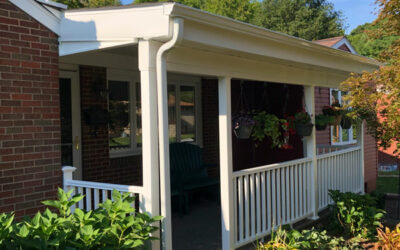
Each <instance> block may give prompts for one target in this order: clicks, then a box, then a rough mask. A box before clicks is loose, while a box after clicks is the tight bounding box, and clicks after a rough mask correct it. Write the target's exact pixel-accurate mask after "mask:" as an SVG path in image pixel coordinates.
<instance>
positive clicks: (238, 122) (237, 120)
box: [232, 113, 255, 139]
mask: <svg viewBox="0 0 400 250" xmlns="http://www.w3.org/2000/svg"><path fill="white" fill-rule="evenodd" d="M254 125H255V121H254V119H253V116H252V115H250V114H247V113H239V114H236V115H234V116H233V119H232V129H233V132H234V133H235V135H236V137H237V138H238V139H249V138H250V136H251V133H252V132H253V127H254Z"/></svg>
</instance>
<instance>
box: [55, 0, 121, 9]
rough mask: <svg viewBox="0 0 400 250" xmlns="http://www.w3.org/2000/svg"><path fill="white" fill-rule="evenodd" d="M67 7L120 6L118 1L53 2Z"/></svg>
mask: <svg viewBox="0 0 400 250" xmlns="http://www.w3.org/2000/svg"><path fill="white" fill-rule="evenodd" d="M55 1H56V2H58V3H62V4H65V5H67V6H68V8H69V9H78V8H96V7H103V6H114V5H121V1H120V0H55Z"/></svg>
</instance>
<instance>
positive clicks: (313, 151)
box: [304, 86, 318, 220]
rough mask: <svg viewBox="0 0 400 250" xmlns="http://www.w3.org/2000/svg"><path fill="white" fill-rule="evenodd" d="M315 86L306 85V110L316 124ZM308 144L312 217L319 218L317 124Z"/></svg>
mask: <svg viewBox="0 0 400 250" xmlns="http://www.w3.org/2000/svg"><path fill="white" fill-rule="evenodd" d="M314 93H315V92H314V86H304V100H305V106H306V107H305V108H306V111H307V112H308V113H309V114H310V115H311V122H312V123H313V124H314V125H315V94H314ZM304 140H305V141H304V142H305V146H306V151H305V152H306V156H307V157H309V158H312V159H313V164H312V166H313V170H312V171H311V175H312V176H311V180H312V181H313V183H312V185H311V194H312V195H313V199H311V201H312V202H311V206H312V209H313V216H312V217H311V219H313V220H316V219H318V166H317V137H316V130H315V126H314V127H313V130H312V134H311V136H307V137H305V138H304Z"/></svg>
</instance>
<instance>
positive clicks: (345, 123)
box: [340, 109, 360, 129]
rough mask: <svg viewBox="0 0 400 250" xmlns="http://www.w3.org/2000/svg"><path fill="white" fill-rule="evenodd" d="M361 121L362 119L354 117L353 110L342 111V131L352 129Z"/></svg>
mask: <svg viewBox="0 0 400 250" xmlns="http://www.w3.org/2000/svg"><path fill="white" fill-rule="evenodd" d="M359 121H360V119H359V118H357V117H355V116H354V113H353V112H352V110H351V109H345V110H343V111H342V121H341V122H340V126H341V127H342V129H350V128H351V126H352V125H353V124H355V123H357V122H359Z"/></svg>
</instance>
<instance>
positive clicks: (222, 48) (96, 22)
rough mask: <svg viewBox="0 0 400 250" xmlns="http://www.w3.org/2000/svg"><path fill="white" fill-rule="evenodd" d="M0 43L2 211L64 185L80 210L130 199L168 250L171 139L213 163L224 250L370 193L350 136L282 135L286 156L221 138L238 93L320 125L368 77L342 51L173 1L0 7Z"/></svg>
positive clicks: (369, 146) (12, 2)
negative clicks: (157, 219) (335, 100)
mask: <svg viewBox="0 0 400 250" xmlns="http://www.w3.org/2000/svg"><path fill="white" fill-rule="evenodd" d="M127 20H129V22H127ZM138 23H140V24H141V25H133V24H138ZM110 24H112V25H110ZM143 27H146V28H143ZM0 34H1V36H0V84H1V86H0V111H1V113H0V118H1V120H0V138H1V140H0V142H1V144H0V145H1V148H0V167H1V168H0V180H1V181H0V212H10V211H15V212H16V213H17V215H18V216H23V215H32V214H34V213H35V211H36V210H37V209H42V208H43V206H42V205H41V203H40V201H41V200H44V199H51V198H54V197H55V190H56V187H58V186H62V185H63V186H64V188H67V189H74V190H75V191H76V192H80V193H83V194H85V195H86V198H85V200H84V201H83V202H82V203H80V204H79V206H80V207H81V208H84V209H91V208H93V207H96V206H97V205H98V202H99V201H101V200H103V199H105V198H107V197H109V191H110V190H111V189H117V190H119V191H126V192H131V193H134V194H136V195H137V196H138V201H137V203H138V207H139V208H140V209H141V210H142V211H144V212H148V213H150V214H153V215H157V214H162V215H163V216H164V217H165V219H164V220H163V223H162V230H161V231H162V234H161V235H162V243H163V247H164V248H165V249H171V248H172V236H171V231H172V229H171V190H170V187H171V185H170V171H169V169H170V166H169V165H170V161H169V142H178V143H179V142H186V143H191V144H194V145H197V146H199V147H200V148H202V151H203V158H204V161H206V162H207V163H214V164H216V165H217V166H218V167H214V168H211V169H208V175H209V176H212V177H218V178H219V180H220V187H219V189H220V192H221V203H220V207H221V208H220V209H221V218H222V228H221V232H222V247H223V249H233V248H238V247H240V246H243V245H245V244H247V243H250V242H253V241H255V240H257V239H258V238H259V237H262V236H265V235H268V234H269V232H270V231H271V228H272V224H271V223H273V221H279V220H280V221H282V223H283V222H285V223H295V222H297V221H299V220H302V219H305V218H308V217H311V218H313V219H316V218H317V217H318V212H319V211H320V210H321V209H324V208H325V207H326V206H327V205H328V204H329V202H330V200H329V197H328V196H327V191H328V189H332V188H336V189H341V190H342V191H353V192H363V191H364V186H366V191H371V190H373V189H374V187H375V178H376V157H375V156H374V154H375V155H376V147H375V148H374V147H373V145H375V143H374V142H372V143H371V141H368V140H370V139H369V138H368V136H366V135H364V133H363V127H362V126H361V127H358V128H357V129H356V131H353V130H352V131H342V130H341V129H340V128H337V129H336V130H335V129H334V128H331V129H330V130H331V131H328V129H327V130H326V131H322V132H316V131H315V129H313V132H312V134H311V135H310V136H306V137H303V138H301V137H300V136H298V135H294V136H292V137H291V138H290V143H291V144H292V145H293V148H292V149H287V150H283V149H271V147H270V143H269V142H268V141H264V142H262V143H260V144H259V145H257V147H256V146H254V142H253V141H252V140H238V139H237V138H236V137H235V136H234V134H233V133H232V124H231V123H232V122H231V120H232V119H231V116H232V114H233V113H235V112H238V111H240V108H241V107H240V105H239V104H238V103H239V101H238V100H239V99H240V98H241V96H244V97H243V98H245V99H246V100H247V103H248V104H247V105H248V108H249V109H250V108H256V109H264V110H267V111H268V112H269V113H273V114H275V115H277V116H280V117H282V116H283V115H292V114H294V113H295V112H296V111H297V110H298V109H301V108H305V109H306V110H307V111H308V112H309V113H310V114H318V113H319V112H320V109H321V107H322V106H323V105H324V104H328V103H329V102H330V99H331V97H330V95H332V96H335V97H340V93H338V92H334V93H332V92H333V91H336V90H335V89H337V88H338V86H339V84H340V82H341V81H343V80H344V79H346V77H347V76H348V75H349V73H350V72H361V71H362V70H373V69H375V68H377V67H378V66H379V64H378V63H377V62H375V61H374V60H372V59H368V58H364V57H360V56H358V55H356V54H353V53H349V52H348V51H343V49H344V50H346V49H345V48H347V49H348V50H350V52H352V51H351V45H348V44H347V43H346V42H345V43H343V44H340V45H339V47H335V46H336V45H337V44H339V43H341V41H342V40H343V39H345V38H343V39H341V40H340V41H337V42H336V43H334V44H332V45H328V47H333V48H328V47H326V46H322V45H319V44H316V43H312V42H307V41H304V40H301V39H297V38H294V37H290V36H287V35H284V34H280V33H277V32H273V31H269V30H266V29H263V28H259V27H255V26H251V25H248V24H245V23H241V22H238V21H235V20H232V19H229V18H225V17H220V16H217V15H212V14H209V13H207V12H203V11H200V10H196V9H192V8H188V7H186V6H183V5H179V4H176V3H157V4H150V5H129V6H121V7H111V8H99V9H81V10H66V9H65V6H63V5H61V4H57V3H53V2H51V1H48V0H0ZM205 37H207V39H204V38H205ZM338 49H339V50H338ZM167 51H168V53H166V52H167ZM167 72H168V74H167ZM335 131H336V132H335ZM335 133H336V134H335ZM346 133H347V134H346ZM346 136H347V137H346ZM346 138H347V139H348V143H347V142H346ZM364 156H365V159H364ZM364 163H365V164H364ZM62 166H63V167H64V168H63V171H64V173H63V172H62V171H61V169H62ZM71 166H73V167H71ZM62 179H63V181H62ZM365 183H367V184H365ZM255 220H257V221H260V222H262V223H258V222H257V223H256V222H255ZM250 228H251V230H250ZM249 230H250V231H249ZM158 244H159V242H156V243H154V245H153V248H154V249H157V248H159V245H158Z"/></svg>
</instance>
